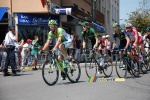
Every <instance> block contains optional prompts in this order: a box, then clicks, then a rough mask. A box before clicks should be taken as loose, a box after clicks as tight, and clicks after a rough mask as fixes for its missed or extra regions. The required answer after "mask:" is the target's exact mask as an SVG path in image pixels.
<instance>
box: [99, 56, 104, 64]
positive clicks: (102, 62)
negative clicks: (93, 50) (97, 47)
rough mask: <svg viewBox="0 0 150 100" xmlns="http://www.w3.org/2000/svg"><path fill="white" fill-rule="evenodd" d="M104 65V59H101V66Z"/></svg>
mask: <svg viewBox="0 0 150 100" xmlns="http://www.w3.org/2000/svg"><path fill="white" fill-rule="evenodd" d="M103 65H104V58H103V57H100V66H103Z"/></svg>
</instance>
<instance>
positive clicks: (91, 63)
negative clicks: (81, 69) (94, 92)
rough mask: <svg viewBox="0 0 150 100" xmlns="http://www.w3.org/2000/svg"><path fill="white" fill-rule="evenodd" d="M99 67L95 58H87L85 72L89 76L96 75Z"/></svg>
mask: <svg viewBox="0 0 150 100" xmlns="http://www.w3.org/2000/svg"><path fill="white" fill-rule="evenodd" d="M97 68H98V64H97V61H96V60H95V59H94V58H90V59H86V60H85V72H86V75H87V76H88V77H89V78H90V77H91V76H96V73H97Z"/></svg>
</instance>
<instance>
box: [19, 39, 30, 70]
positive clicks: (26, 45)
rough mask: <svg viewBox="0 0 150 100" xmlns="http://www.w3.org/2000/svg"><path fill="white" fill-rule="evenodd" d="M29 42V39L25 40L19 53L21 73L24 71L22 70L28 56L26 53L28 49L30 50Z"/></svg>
mask: <svg viewBox="0 0 150 100" xmlns="http://www.w3.org/2000/svg"><path fill="white" fill-rule="evenodd" d="M31 42H32V40H30V39H27V41H26V43H25V44H24V45H23V48H22V51H21V56H22V67H21V71H22V72H24V71H25V69H24V66H25V63H26V60H27V57H28V56H27V54H28V51H30V48H31V45H30V44H31Z"/></svg>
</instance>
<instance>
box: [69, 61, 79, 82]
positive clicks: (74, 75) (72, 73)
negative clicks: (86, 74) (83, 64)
mask: <svg viewBox="0 0 150 100" xmlns="http://www.w3.org/2000/svg"><path fill="white" fill-rule="evenodd" d="M80 76H81V69H80V65H79V63H78V62H77V61H76V60H72V61H70V62H69V67H68V70H67V77H68V79H69V81H70V82H72V83H76V82H78V80H79V79H80Z"/></svg>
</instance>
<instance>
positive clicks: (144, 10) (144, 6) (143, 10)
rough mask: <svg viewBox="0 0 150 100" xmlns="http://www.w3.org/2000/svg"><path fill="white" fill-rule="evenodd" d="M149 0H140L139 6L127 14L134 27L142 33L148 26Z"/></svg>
mask: <svg viewBox="0 0 150 100" xmlns="http://www.w3.org/2000/svg"><path fill="white" fill-rule="evenodd" d="M149 1H150V0H143V1H142V2H140V8H139V9H137V10H136V11H133V12H131V13H130V14H128V15H129V21H130V23H132V25H133V26H134V27H136V28H137V29H138V31H139V32H141V33H142V34H144V33H145V29H146V28H147V27H150V8H148V5H149V3H150V2H149Z"/></svg>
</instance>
